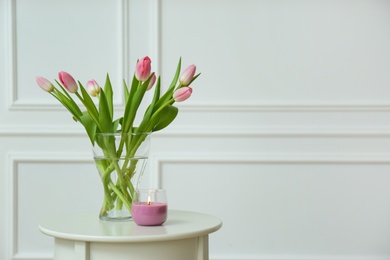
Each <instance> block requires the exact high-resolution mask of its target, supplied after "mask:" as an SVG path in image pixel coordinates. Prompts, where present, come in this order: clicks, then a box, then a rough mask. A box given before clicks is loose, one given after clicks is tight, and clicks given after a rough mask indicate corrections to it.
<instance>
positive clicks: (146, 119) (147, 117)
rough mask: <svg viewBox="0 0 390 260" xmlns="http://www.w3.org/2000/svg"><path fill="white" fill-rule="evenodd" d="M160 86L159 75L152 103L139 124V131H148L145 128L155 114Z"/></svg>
mask: <svg viewBox="0 0 390 260" xmlns="http://www.w3.org/2000/svg"><path fill="white" fill-rule="evenodd" d="M160 88H161V82H160V77H158V79H157V83H156V87H155V89H154V96H153V99H152V101H151V103H150V105H149V106H148V108H147V110H146V111H145V114H144V118H143V119H142V122H141V124H140V125H139V128H138V129H137V132H148V130H145V129H146V128H147V127H148V124H149V123H150V117H151V116H152V114H153V111H154V105H155V104H156V102H157V101H158V99H159V96H160ZM149 131H150V130H149Z"/></svg>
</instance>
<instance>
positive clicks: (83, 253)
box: [74, 241, 89, 260]
mask: <svg viewBox="0 0 390 260" xmlns="http://www.w3.org/2000/svg"><path fill="white" fill-rule="evenodd" d="M74 254H75V260H89V242H86V241H75V242H74Z"/></svg>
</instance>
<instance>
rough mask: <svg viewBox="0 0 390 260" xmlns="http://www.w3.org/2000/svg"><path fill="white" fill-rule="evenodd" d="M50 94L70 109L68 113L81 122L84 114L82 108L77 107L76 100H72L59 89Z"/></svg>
mask: <svg viewBox="0 0 390 260" xmlns="http://www.w3.org/2000/svg"><path fill="white" fill-rule="evenodd" d="M50 94H52V95H53V96H54V97H55V98H56V99H57V100H58V101H60V102H61V104H62V105H64V107H65V108H66V109H68V111H69V112H70V113H71V114H72V115H73V116H74V117H75V118H76V119H77V120H80V116H81V115H82V112H81V110H80V108H79V107H78V106H77V104H76V102H74V100H73V99H72V98H70V99H69V98H68V97H67V96H65V95H64V94H62V93H61V92H60V91H58V90H57V89H55V90H54V92H51V93H50Z"/></svg>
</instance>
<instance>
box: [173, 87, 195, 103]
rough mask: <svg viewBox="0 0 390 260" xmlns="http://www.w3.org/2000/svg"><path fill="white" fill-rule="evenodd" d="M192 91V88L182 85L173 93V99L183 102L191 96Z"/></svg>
mask: <svg viewBox="0 0 390 260" xmlns="http://www.w3.org/2000/svg"><path fill="white" fill-rule="evenodd" d="M191 93H192V88H190V87H182V88H179V89H178V90H176V91H175V92H174V93H173V99H174V100H175V101H176V102H182V101H184V100H186V99H187V98H189V97H190V96H191Z"/></svg>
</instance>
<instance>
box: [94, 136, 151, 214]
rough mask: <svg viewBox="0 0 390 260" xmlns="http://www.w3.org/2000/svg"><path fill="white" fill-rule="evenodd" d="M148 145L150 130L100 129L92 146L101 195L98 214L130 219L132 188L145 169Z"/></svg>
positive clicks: (134, 188)
mask: <svg viewBox="0 0 390 260" xmlns="http://www.w3.org/2000/svg"><path fill="white" fill-rule="evenodd" d="M149 148H150V133H125V134H122V133H99V134H97V135H96V138H95V144H94V146H93V155H94V160H95V164H96V167H97V169H98V171H99V175H100V178H101V181H102V184H103V190H104V198H103V203H102V208H101V210H100V214H99V218H100V219H102V220H110V221H121V220H130V219H131V206H132V203H133V198H134V192H135V190H136V189H137V187H138V185H139V182H140V180H141V177H142V175H143V173H144V170H145V167H146V163H147V160H148V155H149Z"/></svg>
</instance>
